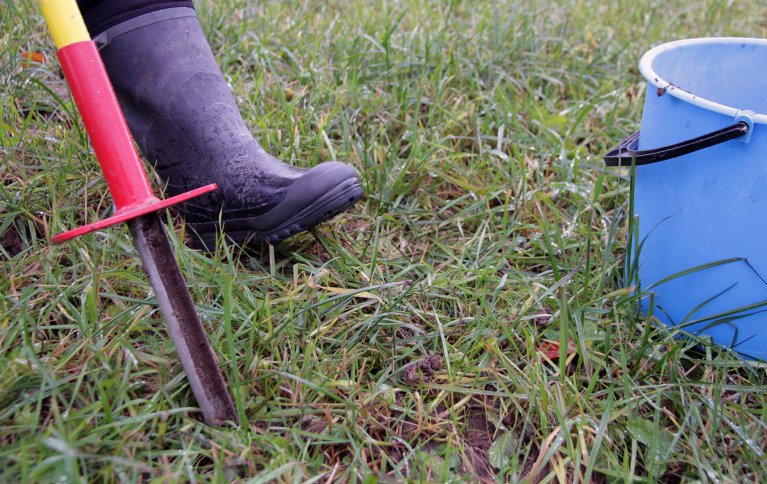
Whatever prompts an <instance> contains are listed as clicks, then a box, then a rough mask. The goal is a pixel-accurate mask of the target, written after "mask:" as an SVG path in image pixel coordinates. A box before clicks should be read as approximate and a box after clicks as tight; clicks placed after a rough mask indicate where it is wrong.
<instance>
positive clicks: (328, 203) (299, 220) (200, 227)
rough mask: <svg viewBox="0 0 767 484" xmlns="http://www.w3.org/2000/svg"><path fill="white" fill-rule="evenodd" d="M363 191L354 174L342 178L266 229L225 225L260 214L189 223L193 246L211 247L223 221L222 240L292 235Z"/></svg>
mask: <svg viewBox="0 0 767 484" xmlns="http://www.w3.org/2000/svg"><path fill="white" fill-rule="evenodd" d="M363 195H364V193H363V191H362V186H361V185H360V184H359V181H358V180H357V179H356V178H351V179H348V180H345V181H343V182H341V183H340V184H339V185H337V186H336V187H335V188H334V189H333V190H331V191H329V192H327V193H326V194H325V195H323V196H322V197H321V198H319V199H318V200H316V201H314V202H313V203H311V204H310V205H308V206H307V207H305V208H304V209H303V210H301V211H300V212H298V213H297V214H295V215H294V216H292V217H290V218H289V219H288V220H286V221H285V222H283V223H281V224H280V225H278V226H276V227H274V228H271V229H269V230H257V229H253V228H248V229H244V230H227V229H226V227H227V225H234V226H237V227H242V226H248V225H254V224H257V223H258V219H260V218H263V216H260V217H253V218H240V219H233V220H227V221H224V222H223V224H219V223H202V224H199V223H198V224H195V223H190V224H189V227H190V229H191V232H192V235H193V237H192V239H193V240H192V242H193V247H194V248H195V249H201V250H206V251H213V250H215V247H216V238H217V236H218V235H219V234H220V233H221V225H223V233H224V236H225V237H226V240H227V241H228V242H231V243H234V244H236V245H247V244H248V243H253V242H256V243H263V242H266V243H269V244H272V245H275V244H278V243H279V242H281V241H283V240H285V239H287V238H288V237H290V236H292V235H295V234H297V233H299V232H303V231H306V230H310V229H312V228H313V227H315V226H317V225H319V224H320V223H322V222H324V221H326V220H329V219H331V218H333V217H335V216H336V215H338V214H339V213H341V212H343V211H345V210H346V209H348V208H349V207H351V206H352V205H354V204H355V203H356V202H357V201H358V200H360V199H361V198H362V197H363ZM280 208H281V207H280V206H279V205H278V206H277V207H275V208H274V209H272V211H271V212H275V211H279V210H280Z"/></svg>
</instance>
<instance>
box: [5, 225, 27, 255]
mask: <svg viewBox="0 0 767 484" xmlns="http://www.w3.org/2000/svg"><path fill="white" fill-rule="evenodd" d="M0 247H2V248H3V250H2V251H0V260H2V259H4V258H5V254H8V255H9V256H10V257H15V256H16V255H18V254H20V253H21V251H23V250H24V248H25V247H24V241H23V240H21V236H20V235H19V231H18V230H17V229H16V227H14V226H13V225H11V226H10V227H8V230H6V231H5V233H4V234H2V235H0Z"/></svg>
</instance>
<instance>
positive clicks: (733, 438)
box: [0, 0, 767, 482]
mask: <svg viewBox="0 0 767 484" xmlns="http://www.w3.org/2000/svg"><path fill="white" fill-rule="evenodd" d="M199 13H200V16H201V19H202V23H203V25H204V28H205V29H206V32H207V33H208V35H209V39H210V41H211V45H212V46H213V49H214V52H215V53H216V55H217V57H218V59H219V61H220V63H221V65H222V67H223V69H224V71H225V72H226V73H227V77H228V80H229V82H230V83H231V85H232V87H233V89H234V91H235V94H236V96H237V98H238V102H239V103H240V106H241V109H242V112H243V114H244V116H245V118H246V121H247V122H248V124H249V125H250V126H251V127H252V129H253V131H254V132H255V133H256V134H257V135H258V137H259V138H260V140H261V141H262V144H263V145H264V146H265V147H266V148H267V149H268V150H270V151H271V152H273V153H275V154H276V155H279V156H281V157H282V158H283V159H284V160H286V161H291V162H293V163H295V164H297V165H300V166H311V165H313V164H315V163H317V162H320V161H322V160H327V159H332V158H334V157H337V158H338V159H341V160H345V161H348V162H349V163H352V164H353V165H354V166H356V167H357V168H358V170H359V171H360V173H361V174H362V177H363V179H364V184H365V191H366V194H367V198H366V199H365V200H364V201H363V202H360V203H359V204H358V205H357V206H356V207H355V209H354V210H353V211H351V212H350V213H348V214H344V215H342V216H340V217H338V218H337V219H335V220H333V221H332V222H330V223H327V224H324V225H323V226H321V227H320V228H318V229H317V230H316V231H315V232H314V233H312V234H303V235H300V236H298V237H294V238H292V239H290V240H288V241H286V242H284V243H283V244H281V245H280V246H279V247H275V248H274V251H273V252H270V251H269V250H265V251H264V252H263V253H255V254H254V253H247V254H246V253H241V252H231V251H228V250H222V252H221V253H220V257H213V258H209V257H206V256H204V255H202V254H199V253H196V252H194V251H191V250H188V249H185V248H183V246H182V244H181V243H180V242H179V241H178V239H177V238H176V239H174V241H175V243H176V246H177V253H178V258H179V261H180V264H181V267H182V270H183V271H184V273H185V275H186V277H187V280H188V282H189V285H190V289H191V292H192V296H193V298H194V299H195V301H196V303H197V305H198V308H199V312H200V314H201V316H202V318H203V321H204V323H205V325H206V328H207V329H208V331H209V334H210V339H211V341H212V343H213V345H214V347H215V349H216V351H217V354H218V357H219V359H220V362H221V366H222V369H223V371H224V373H225V375H226V378H227V380H228V382H229V384H230V387H231V390H232V393H233V395H234V399H235V401H236V407H237V411H238V413H239V415H240V417H241V420H242V421H241V425H240V426H239V427H237V428H226V429H215V428H209V427H206V426H205V425H203V424H202V423H200V415H199V413H198V412H197V411H196V410H195V408H194V407H195V402H194V399H193V397H192V395H191V391H190V388H189V386H188V384H187V382H186V380H185V378H184V376H183V374H182V373H181V368H180V365H179V362H178V360H177V359H176V357H175V355H174V353H173V348H172V345H171V343H170V341H169V338H168V336H167V333H166V331H165V329H164V325H163V324H164V323H163V321H162V318H161V316H160V314H159V312H158V310H157V308H156V306H155V301H154V299H153V296H152V293H151V289H150V288H149V286H148V283H147V281H146V279H145V277H144V274H143V272H142V270H141V267H140V265H139V262H138V259H137V256H136V253H135V251H134V249H133V247H132V243H131V241H130V237H129V235H128V232H127V229H126V228H125V227H117V228H112V229H109V230H107V231H104V232H100V233H97V234H92V235H88V236H85V237H82V238H80V239H77V240H74V241H72V242H70V243H67V244H65V245H62V246H52V245H50V244H49V243H48V240H49V239H50V237H51V236H52V235H53V234H54V233H57V232H60V231H63V230H65V229H69V228H73V227H75V226H78V225H80V224H82V223H84V222H88V221H94V220H96V219H98V218H101V217H104V216H106V215H107V214H108V213H109V210H110V207H111V201H110V198H109V195H108V192H107V190H106V186H105V184H104V182H103V179H102V177H101V174H100V171H99V169H98V165H97V164H96V162H95V160H94V159H93V156H92V155H91V154H90V152H89V148H88V143H87V136H86V134H85V133H84V130H83V128H82V124H81V122H80V121H79V118H78V116H77V114H76V111H75V109H74V106H73V103H72V101H71V99H70V98H69V95H68V91H67V89H66V84H65V83H64V81H63V80H62V79H61V77H60V69H59V67H58V65H57V63H56V61H55V59H54V49H53V47H52V42H51V41H50V40H49V35H48V32H47V29H46V27H45V25H44V23H43V21H42V17H41V16H40V14H39V12H38V10H37V9H36V6H35V5H34V4H33V2H31V1H17V0H8V1H6V2H5V3H4V5H3V6H2V7H0V50H2V64H0V98H1V99H2V101H1V102H0V122H1V123H2V125H1V126H0V128H1V129H0V154H1V156H2V165H1V166H2V168H0V169H1V170H2V171H1V172H0V174H1V176H2V180H3V183H2V184H1V185H0V199H1V203H0V207H2V215H1V217H0V240H1V241H2V244H1V245H2V250H1V251H0V266H1V274H2V275H0V293H2V295H3V296H2V297H0V463H2V466H0V480H2V481H6V482H31V481H43V482H47V481H58V480H63V481H66V482H68V481H80V480H82V481H100V480H108V481H152V482H165V481H177V480H180V481H193V480H200V481H208V480H212V481H216V482H223V481H226V480H232V479H249V478H253V479H254V482H267V481H277V482H304V481H308V480H311V479H314V480H313V481H312V482H326V481H334V480H345V481H348V482H360V481H364V482H376V480H378V481H380V482H392V481H401V480H408V481H444V480H448V479H450V480H456V481H461V480H464V481H477V480H487V481H489V480H495V479H497V480H499V481H519V480H523V479H524V480H527V481H528V482H535V481H543V482H551V481H559V482H572V481H576V480H577V481H588V480H595V481H605V480H607V481H627V482H629V481H658V480H664V481H666V482H676V481H678V480H680V479H683V480H700V481H714V482H717V481H751V480H761V479H763V478H764V476H765V475H767V460H765V458H764V453H765V450H767V437H765V435H767V432H765V428H766V427H767V423H766V422H767V415H765V414H766V413H767V406H766V405H765V403H766V402H767V396H765V393H766V392H767V381H766V379H765V374H764V371H763V370H761V369H758V368H753V367H750V366H748V365H746V364H744V363H743V362H741V361H739V360H738V359H737V358H736V357H734V356H732V355H729V354H726V353H724V354H721V353H720V354H717V353H715V352H713V351H712V350H711V349H710V348H706V349H705V351H703V352H700V351H691V348H692V347H693V346H694V345H695V344H694V343H692V342H689V341H684V340H676V339H674V338H673V335H672V334H670V333H669V332H667V331H665V330H663V329H657V328H655V327H654V326H653V325H652V324H650V323H649V322H648V321H646V320H644V319H642V318H641V317H638V316H636V315H635V314H634V312H633V311H632V309H633V307H634V300H633V299H632V296H631V295H630V294H629V293H628V292H627V291H626V290H623V289H621V282H622V274H623V250H624V246H625V239H626V235H627V223H626V220H627V217H626V213H627V211H628V174H627V173H625V172H624V171H615V170H612V171H607V170H605V169H604V168H603V166H602V162H601V155H602V154H603V153H605V152H606V151H607V150H608V149H609V148H610V147H611V146H612V145H613V144H615V143H616V142H617V141H618V140H620V139H621V138H623V137H624V136H626V135H627V134H628V133H630V132H632V131H633V130H635V129H636V128H637V127H638V124H639V121H640V118H641V105H642V96H643V89H644V82H643V80H642V78H641V76H640V75H639V73H638V70H637V68H636V64H637V61H638V59H639V57H640V56H641V55H642V53H644V52H645V51H646V50H648V49H649V48H650V47H652V46H654V45H657V44H658V43H661V42H663V41H668V40H674V39H679V38H689V37H696V36H718V35H738V36H754V37H763V36H765V34H767V17H766V16H765V10H764V6H763V5H762V3H761V2H758V1H756V0H744V1H740V2H724V1H714V0H708V1H694V2H683V1H667V2H654V1H649V0H631V1H628V0H626V1H623V0H621V1H615V2H600V1H591V0H563V1H553V0H545V1H544V0H542V1H538V2H509V1H503V0H499V1H497V2H493V1H490V0H477V1H468V0H466V1H458V0H452V1H426V0H410V1H408V0H388V1H383V2H373V1H365V0H343V1H340V0H333V1H320V0H309V1H297V0H296V1H269V2H265V1H264V2H255V1H236V0H220V1H216V2H204V3H203V4H201V5H200V8H199ZM32 50H44V51H45V52H46V53H47V55H48V57H49V59H50V60H49V62H48V63H46V64H45V65H35V66H31V67H24V66H23V65H22V64H23V63H22V60H21V59H20V57H19V54H20V53H21V52H24V51H32ZM176 227H177V228H178V224H176ZM176 234H178V232H176ZM567 340H573V341H575V342H576V343H575V345H574V347H573V349H572V351H571V352H568V351H567V348H566V347H565V345H564V344H563V345H560V349H561V356H565V358H562V357H559V358H557V357H554V358H552V359H549V358H547V357H545V356H543V354H542V352H541V351H539V348H541V347H542V346H544V345H545V344H546V341H553V342H563V343H564V342H566V341H567ZM552 347H554V348H556V346H553V345H552Z"/></svg>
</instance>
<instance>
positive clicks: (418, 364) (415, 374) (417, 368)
mask: <svg viewBox="0 0 767 484" xmlns="http://www.w3.org/2000/svg"><path fill="white" fill-rule="evenodd" d="M440 368H442V358H441V357H440V356H439V355H429V356H427V357H426V358H424V359H422V360H418V361H414V362H412V363H408V364H407V365H405V367H404V368H403V375H402V379H403V380H405V383H407V384H408V385H418V384H419V383H423V382H425V381H430V380H431V378H432V375H434V373H436V372H437V370H439V369H440Z"/></svg>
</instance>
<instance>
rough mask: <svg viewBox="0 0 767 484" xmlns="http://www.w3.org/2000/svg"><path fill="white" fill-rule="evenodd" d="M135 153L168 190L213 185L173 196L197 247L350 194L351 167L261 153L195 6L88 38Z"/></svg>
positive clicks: (310, 212)
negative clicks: (295, 163) (204, 191)
mask: <svg viewBox="0 0 767 484" xmlns="http://www.w3.org/2000/svg"><path fill="white" fill-rule="evenodd" d="M94 40H95V41H96V43H97V45H98V46H99V49H100V52H101V56H102V58H103V60H104V64H105V65H106V68H107V72H108V73H109V78H110V79H111V81H112V84H113V86H114V88H115V92H116V93H117V97H118V99H119V101H120V105H121V106H122V109H123V112H124V113H125V117H126V119H127V121H128V126H129V127H130V130H131V132H132V134H133V137H134V139H135V140H136V142H137V143H138V145H139V148H140V150H141V152H142V154H143V155H144V156H145V157H146V158H147V160H148V161H149V162H150V163H152V165H154V166H155V168H156V170H157V172H158V173H159V174H160V176H161V177H162V178H163V179H164V180H165V182H166V183H167V193H168V195H176V194H179V193H182V192H185V191H188V190H190V189H192V188H197V187H199V186H202V185H206V184H209V183H213V182H215V183H218V185H219V189H218V190H217V191H215V192H212V193H211V194H209V195H203V196H201V197H198V198H195V199H192V200H191V201H189V202H187V203H185V204H182V205H180V206H178V208H179V211H180V213H181V214H182V216H184V218H185V219H186V222H187V227H189V228H191V230H190V232H192V233H193V235H194V234H196V237H193V238H194V239H195V240H194V243H195V245H196V246H197V247H198V248H203V249H208V250H211V249H213V248H214V247H215V240H216V235H217V234H218V233H220V231H221V229H223V232H224V233H225V235H226V236H227V238H229V239H230V240H232V241H234V242H236V243H244V242H247V241H250V240H255V241H265V242H269V243H276V242H279V241H280V240H282V239H284V238H286V237H288V236H290V235H292V234H295V233H297V232H300V231H303V230H308V229H310V228H312V227H314V226H315V225H317V224H318V223H320V222H322V221H324V220H327V219H328V218H331V217H333V216H334V215H335V214H337V213H338V212H340V211H342V210H344V209H346V208H348V207H350V206H351V205H353V204H354V202H355V201H357V200H359V199H360V198H361V197H362V195H363V193H362V187H361V186H360V182H359V179H358V177H357V173H356V172H355V170H354V168H352V167H351V166H349V165H346V164H344V163H339V162H335V161H332V162H325V163H321V164H319V165H317V166H315V167H314V168H312V169H310V170H305V169H300V168H295V167H292V166H289V165H286V164H285V163H283V162H281V161H279V160H278V159H276V158H274V157H273V156H271V155H269V154H268V153H266V152H265V151H264V150H263V148H261V146H260V145H259V143H258V142H257V141H256V140H255V139H254V138H253V136H252V135H251V133H250V131H249V130H248V129H247V127H246V126H245V123H244V122H243V120H242V117H241V116H240V112H239V110H238V108H237V105H236V103H235V101H234V97H233V96H232V93H231V91H230V89H229V86H228V85H227V83H226V81H225V80H224V78H223V76H222V74H221V70H220V68H219V67H218V64H217V63H216V61H215V59H214V58H213V54H212V52H211V50H210V46H209V45H208V42H207V41H206V40H205V37H204V35H203V32H202V29H201V28H200V24H199V22H198V21H197V17H196V15H195V12H194V10H193V9H191V8H170V9H166V10H160V11H156V12H152V13H148V14H145V15H142V16H140V17H137V18H134V19H131V20H128V21H126V22H123V23H121V24H118V25H116V26H114V27H111V28H109V29H108V30H106V31H104V32H102V33H101V34H100V35H98V36H97V37H96V38H95V39H94Z"/></svg>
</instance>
